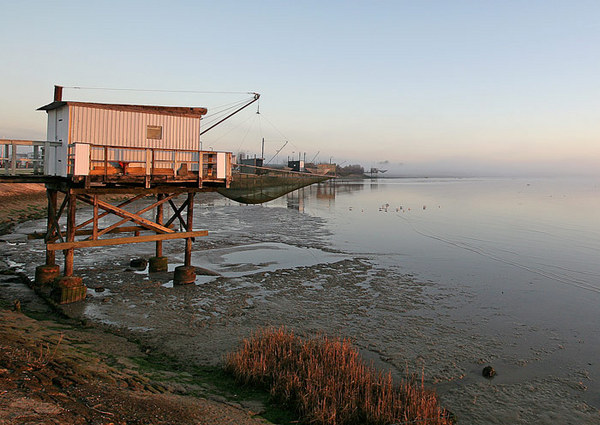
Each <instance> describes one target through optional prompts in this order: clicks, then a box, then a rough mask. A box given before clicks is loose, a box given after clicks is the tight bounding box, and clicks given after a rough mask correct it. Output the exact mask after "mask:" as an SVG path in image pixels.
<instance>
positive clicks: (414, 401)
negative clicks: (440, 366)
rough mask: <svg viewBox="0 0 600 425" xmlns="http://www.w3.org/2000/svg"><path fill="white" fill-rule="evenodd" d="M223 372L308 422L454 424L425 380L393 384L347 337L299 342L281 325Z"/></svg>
mask: <svg viewBox="0 0 600 425" xmlns="http://www.w3.org/2000/svg"><path fill="white" fill-rule="evenodd" d="M225 369H226V370H227V371H229V372H230V373H232V374H233V375H234V376H235V377H236V378H237V379H238V381H239V382H240V383H242V384H244V385H248V384H251V385H257V386H259V387H266V388H268V389H269V391H270V393H271V396H272V397H273V398H274V399H275V400H277V401H279V402H280V403H282V404H283V405H285V406H289V407H290V408H292V409H294V410H295V411H296V412H297V413H298V414H299V416H300V417H301V418H303V420H304V421H306V422H307V423H314V424H322V425H361V424H362V425H376V424H399V423H428V424H434V425H446V424H452V423H455V421H454V419H453V417H452V414H451V413H450V412H448V411H447V410H445V409H443V408H441V407H440V405H439V403H438V400H437V397H436V396H435V393H434V392H433V391H430V390H427V389H425V385H424V383H423V379H421V380H420V382H419V379H418V378H417V377H416V376H408V377H405V378H404V379H403V381H402V382H401V383H400V385H394V383H393V381H392V375H391V373H390V372H388V373H387V374H386V373H383V372H381V371H377V370H375V369H374V368H373V367H371V366H368V365H367V364H366V363H365V362H364V361H363V360H362V358H361V356H360V354H359V353H358V351H357V350H356V349H355V348H354V347H353V345H352V343H351V342H350V341H349V340H347V339H339V338H333V339H332V338H329V337H327V336H325V335H322V336H319V337H316V338H311V339H302V338H299V337H297V336H296V335H294V333H293V332H292V331H290V330H287V329H286V328H285V327H281V328H279V329H263V330H259V331H256V332H255V334H254V335H253V336H252V337H251V338H250V339H245V340H244V342H243V347H242V348H241V349H240V350H239V351H237V352H234V353H231V354H229V355H228V356H227V360H226V366H225Z"/></svg>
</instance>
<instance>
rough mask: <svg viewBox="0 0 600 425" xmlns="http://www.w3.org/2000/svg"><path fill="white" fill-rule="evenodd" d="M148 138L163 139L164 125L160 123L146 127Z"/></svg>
mask: <svg viewBox="0 0 600 425" xmlns="http://www.w3.org/2000/svg"><path fill="white" fill-rule="evenodd" d="M146 138H147V139H162V126H160V125H149V126H147V127H146Z"/></svg>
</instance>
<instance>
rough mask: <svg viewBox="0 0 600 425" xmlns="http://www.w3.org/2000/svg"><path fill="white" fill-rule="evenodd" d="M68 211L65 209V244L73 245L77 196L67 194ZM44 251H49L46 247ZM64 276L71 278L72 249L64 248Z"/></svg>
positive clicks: (73, 255)
mask: <svg viewBox="0 0 600 425" xmlns="http://www.w3.org/2000/svg"><path fill="white" fill-rule="evenodd" d="M65 198H66V199H68V204H69V205H68V209H67V242H65V243H67V244H69V243H75V214H76V212H77V196H76V195H72V194H67V195H66V197H65ZM46 249H50V248H49V246H48V245H46ZM63 249H64V250H65V269H64V270H65V276H73V259H74V258H75V251H74V250H73V248H72V247H70V248H69V247H65V248H63Z"/></svg>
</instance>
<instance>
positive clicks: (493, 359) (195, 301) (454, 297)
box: [0, 195, 600, 424]
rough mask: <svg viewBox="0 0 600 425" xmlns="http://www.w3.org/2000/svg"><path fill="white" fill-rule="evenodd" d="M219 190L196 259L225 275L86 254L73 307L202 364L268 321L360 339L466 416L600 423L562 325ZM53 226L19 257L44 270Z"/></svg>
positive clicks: (206, 212) (81, 256) (7, 241)
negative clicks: (182, 282) (158, 269)
mask: <svg viewBox="0 0 600 425" xmlns="http://www.w3.org/2000/svg"><path fill="white" fill-rule="evenodd" d="M212 196H213V195H206V196H204V195H203V203H202V204H200V205H198V206H197V208H196V210H195V215H196V217H195V222H196V223H198V224H199V225H200V226H202V227H204V228H207V229H208V230H209V231H210V233H209V236H208V237H207V238H199V239H197V240H196V242H195V243H194V251H195V252H194V265H198V266H202V267H205V268H208V269H212V270H215V271H217V272H219V273H221V274H222V276H199V277H198V280H197V282H196V284H195V285H188V286H175V287H173V285H172V282H171V281H170V279H171V276H170V275H169V274H167V273H165V274H148V273H147V272H145V271H134V270H131V269H129V267H128V264H129V261H130V259H132V258H137V257H144V258H148V257H149V256H151V255H152V253H153V250H154V248H153V245H152V244H136V245H131V246H128V247H127V248H124V247H107V248H99V249H94V250H86V251H79V252H77V254H76V260H75V270H76V274H77V275H79V276H82V277H83V278H84V282H85V283H86V285H87V286H88V288H89V289H88V294H89V297H88V299H87V300H86V301H85V303H78V304H73V305H69V306H67V307H65V311H66V312H67V313H68V314H69V315H71V316H74V317H81V318H87V319H89V320H92V321H94V322H95V323H99V324H103V325H106V326H110V327H115V328H118V329H120V330H121V332H123V333H125V334H130V335H131V336H132V337H134V338H136V339H139V340H141V341H143V343H144V344H145V345H147V346H149V347H152V349H153V350H158V351H159V352H164V353H166V354H169V355H174V356H176V357H177V358H179V359H181V360H185V361H190V362H195V363H198V364H219V363H220V362H221V361H222V358H223V356H224V355H225V354H226V353H227V352H228V351H231V350H233V349H235V348H236V347H237V346H238V344H239V343H240V341H241V339H242V338H244V337H247V336H249V335H250V334H251V333H252V331H253V330H254V329H256V328H257V327H260V326H270V325H272V326H280V325H286V326H288V327H290V328H292V329H294V330H295V331H297V332H299V333H300V334H305V335H313V334H316V333H320V332H325V333H327V334H329V335H339V336H343V337H349V338H352V339H353V340H354V341H355V343H356V345H357V346H358V347H360V349H361V351H362V353H363V355H364V356H365V357H366V358H368V359H370V360H372V361H373V362H374V363H375V365H376V366H378V367H381V368H386V369H390V370H392V372H393V373H394V374H396V375H401V374H404V373H405V372H406V371H407V370H408V371H409V372H416V373H419V374H420V373H421V372H422V371H424V374H425V381H426V383H427V384H429V385H430V386H433V387H435V388H436V389H437V391H438V393H439V394H440V398H441V402H442V404H443V405H444V406H445V407H447V408H448V409H450V410H451V411H453V412H454V413H455V414H456V416H457V417H458V419H459V423H463V424H489V423H502V424H506V423H514V424H520V423H522V424H528V423H573V424H576V423H577V424H581V423H583V424H594V423H600V415H599V412H598V409H597V406H593V405H592V404H590V403H593V398H594V396H593V395H590V394H589V392H588V391H587V388H588V386H590V385H591V384H593V381H592V378H593V377H592V376H590V373H589V371H587V370H586V369H585V368H581V367H572V368H565V367H561V368H555V367H554V366H555V365H556V363H555V359H556V357H557V355H558V356H559V355H560V351H561V350H562V349H563V348H561V347H564V346H565V345H566V341H564V340H563V338H562V337H561V336H560V335H559V334H555V333H553V332H552V330H551V329H542V330H540V329H533V328H532V327H531V326H528V325H527V324H525V323H519V321H515V320H514V318H511V317H508V316H507V314H506V313H505V312H503V311H502V310H501V309H499V308H495V307H494V306H493V304H491V305H490V306H488V307H486V310H485V311H482V312H481V315H480V316H473V315H469V316H468V317H462V316H461V314H460V311H461V309H463V308H465V309H466V308H468V307H469V305H470V304H471V303H472V302H473V301H474V299H475V297H476V294H474V293H473V292H472V291H471V289H470V288H469V287H467V286H464V287H462V286H461V285H460V284H457V285H456V286H454V287H448V286H441V285H439V284H436V282H432V281H419V280H418V279H416V278H414V277H412V276H410V275H407V274H406V270H403V269H402V268H401V265H396V266H395V265H390V264H386V265H385V266H384V265H382V262H380V261H378V260H377V259H376V258H375V257H370V256H369V255H364V256H357V255H351V254H349V253H345V252H335V251H333V250H332V249H331V246H330V243H329V241H330V236H331V233H330V230H329V229H328V227H327V223H326V222H325V221H324V220H322V219H321V218H319V217H315V216H310V215H308V214H300V213H298V211H295V210H292V209H287V208H265V207H261V206H239V205H237V204H233V203H228V202H223V201H221V200H219V199H218V198H212ZM215 196H216V195H215ZM43 227H44V222H43V221H37V222H28V223H25V224H22V225H19V226H17V228H16V229H15V232H14V233H13V234H12V235H7V236H6V237H4V238H3V240H4V242H0V244H2V252H3V254H4V255H5V256H6V259H7V260H8V262H9V264H11V265H12V267H14V268H18V269H22V270H23V271H25V272H26V273H27V274H28V275H30V276H33V271H34V268H35V266H36V265H39V264H42V263H43V259H44V249H43V245H42V243H41V241H28V242H27V243H26V242H25V240H24V236H23V234H24V233H30V232H32V231H34V230H37V231H39V230H41V229H43ZM182 248H183V242H182V241H173V242H168V243H165V254H166V255H167V256H168V257H169V259H170V261H171V267H174V266H176V265H178V264H180V263H181V262H182V261H183V252H182ZM95 287H101V288H103V289H104V291H103V292H96V291H94V288H95ZM494 320H502V321H504V322H506V323H508V325H507V326H508V327H509V328H510V329H509V334H510V336H511V337H510V338H507V337H506V335H497V334H494V333H489V332H486V328H487V324H488V322H489V321H494ZM523 339H530V340H531V343H530V344H529V347H530V348H529V349H527V350H526V351H524V352H518V350H514V351H513V354H512V355H506V347H507V345H511V344H518V341H520V340H521V341H522V340H523ZM515 341H517V342H515ZM487 364H491V365H493V366H494V367H495V368H496V369H497V371H498V376H497V377H495V378H493V379H492V380H488V379H486V378H483V377H482V376H481V369H482V368H483V367H484V366H485V365H487Z"/></svg>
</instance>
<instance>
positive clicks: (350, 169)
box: [336, 164, 365, 176]
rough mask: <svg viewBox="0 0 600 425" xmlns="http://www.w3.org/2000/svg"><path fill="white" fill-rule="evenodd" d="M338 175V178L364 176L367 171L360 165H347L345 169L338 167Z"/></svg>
mask: <svg viewBox="0 0 600 425" xmlns="http://www.w3.org/2000/svg"><path fill="white" fill-rule="evenodd" d="M336 173H337V175H338V176H356V175H358V176H362V175H363V174H364V173H365V169H364V168H363V167H362V166H361V165H358V164H353V165H346V166H345V167H340V166H339V165H338V166H337V167H336Z"/></svg>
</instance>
